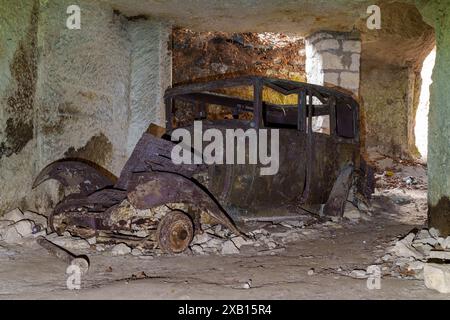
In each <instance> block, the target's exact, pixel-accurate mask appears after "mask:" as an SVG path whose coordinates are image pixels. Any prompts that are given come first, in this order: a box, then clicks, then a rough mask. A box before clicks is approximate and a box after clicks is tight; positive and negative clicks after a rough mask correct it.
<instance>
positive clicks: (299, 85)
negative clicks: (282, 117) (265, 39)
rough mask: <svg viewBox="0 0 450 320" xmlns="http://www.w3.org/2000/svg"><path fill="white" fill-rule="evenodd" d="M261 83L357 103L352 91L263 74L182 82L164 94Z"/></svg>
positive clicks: (281, 90) (287, 91)
mask: <svg viewBox="0 0 450 320" xmlns="http://www.w3.org/2000/svg"><path fill="white" fill-rule="evenodd" d="M258 82H259V83H261V84H262V85H264V86H267V87H270V88H272V89H274V90H275V91H278V92H280V93H283V94H285V95H289V94H294V93H298V92H300V91H301V90H304V89H307V90H312V91H315V92H316V93H319V94H322V95H327V96H328V95H330V96H335V97H338V98H344V99H346V100H351V101H353V102H355V103H356V100H355V99H354V98H353V96H352V95H351V94H350V93H347V92H343V91H340V90H337V89H335V88H329V87H324V86H320V85H315V84H310V83H305V82H299V81H293V80H285V79H278V78H269V77H262V76H243V77H235V78H229V79H220V80H212V81H206V82H196V83H190V84H182V85H177V86H175V87H173V88H169V89H167V90H166V93H165V95H164V97H165V98H171V97H175V96H178V95H183V94H189V93H196V92H205V91H213V90H217V89H222V88H230V87H238V86H250V85H255V84H256V83H258Z"/></svg>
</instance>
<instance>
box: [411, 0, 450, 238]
mask: <svg viewBox="0 0 450 320" xmlns="http://www.w3.org/2000/svg"><path fill="white" fill-rule="evenodd" d="M417 3H418V8H419V11H420V12H421V14H422V15H423V17H424V18H425V21H426V22H427V23H429V24H430V25H432V26H434V28H435V34H436V47H437V50H436V63H435V66H434V70H433V76H432V78H433V83H432V85H431V87H430V112H429V115H428V218H429V221H428V222H429V224H430V226H432V227H435V228H437V229H439V230H440V231H441V233H442V234H444V235H449V234H450V16H449V15H448V6H449V5H450V1H448V0H446V1H417Z"/></svg>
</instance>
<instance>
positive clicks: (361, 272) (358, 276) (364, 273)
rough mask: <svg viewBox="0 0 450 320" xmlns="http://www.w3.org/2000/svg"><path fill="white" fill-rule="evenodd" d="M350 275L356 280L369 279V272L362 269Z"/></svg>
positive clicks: (353, 271)
mask: <svg viewBox="0 0 450 320" xmlns="http://www.w3.org/2000/svg"><path fill="white" fill-rule="evenodd" d="M348 275H349V277H352V278H355V279H366V278H367V277H368V275H367V271H366V270H362V269H355V270H352V271H351V272H350V273H349V274H348Z"/></svg>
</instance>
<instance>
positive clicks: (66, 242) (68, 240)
mask: <svg viewBox="0 0 450 320" xmlns="http://www.w3.org/2000/svg"><path fill="white" fill-rule="evenodd" d="M45 238H46V239H47V240H49V241H51V242H53V243H54V244H56V245H58V246H60V247H63V248H65V249H67V250H87V249H89V248H90V247H91V245H90V244H89V242H88V241H86V240H85V239H83V238H79V237H73V236H71V235H70V233H68V232H64V234H63V235H62V236H58V235H57V234H56V233H52V234H50V235H48V236H46V237H45Z"/></svg>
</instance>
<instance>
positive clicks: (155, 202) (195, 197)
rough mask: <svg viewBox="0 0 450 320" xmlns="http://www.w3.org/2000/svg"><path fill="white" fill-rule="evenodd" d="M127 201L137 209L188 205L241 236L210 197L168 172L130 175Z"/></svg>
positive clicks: (179, 176)
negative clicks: (177, 203) (179, 204)
mask: <svg viewBox="0 0 450 320" xmlns="http://www.w3.org/2000/svg"><path fill="white" fill-rule="evenodd" d="M128 199H129V201H130V203H131V204H132V205H133V206H134V207H136V208H138V209H147V208H152V207H157V206H160V205H163V204H165V203H171V202H182V203H191V204H194V205H195V206H197V207H199V208H201V209H203V210H204V211H208V213H209V214H210V215H211V216H212V217H213V218H214V219H216V220H217V221H218V222H220V223H221V224H223V225H224V226H226V227H228V228H229V229H230V230H232V231H233V232H234V233H236V234H241V232H240V231H239V230H238V229H237V228H236V226H235V225H234V223H233V221H232V220H231V219H230V218H229V217H228V215H227V213H226V212H225V211H224V210H223V208H222V207H221V206H220V205H219V204H218V203H217V202H216V200H215V199H214V197H213V196H212V195H211V194H208V193H207V191H205V190H203V189H202V188H201V187H200V186H199V185H197V184H196V183H195V182H194V181H192V180H190V179H188V178H186V177H183V176H181V175H178V174H174V173H170V172H143V173H134V174H133V176H132V178H131V179H130V183H129V185H128Z"/></svg>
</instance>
